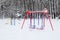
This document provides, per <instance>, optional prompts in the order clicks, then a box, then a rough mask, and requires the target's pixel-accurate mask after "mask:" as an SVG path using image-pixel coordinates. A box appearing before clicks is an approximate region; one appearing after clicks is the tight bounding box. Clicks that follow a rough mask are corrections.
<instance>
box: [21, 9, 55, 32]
mask: <svg viewBox="0 0 60 40" xmlns="http://www.w3.org/2000/svg"><path fill="white" fill-rule="evenodd" d="M25 13H26V15H25V16H24V20H23V23H22V26H21V29H23V27H24V23H25V21H26V19H27V15H30V28H32V29H39V30H43V29H44V27H45V18H46V16H48V20H49V23H50V26H51V29H52V31H53V30H54V28H53V25H52V22H51V20H50V16H49V14H48V10H47V9H46V8H44V9H43V10H42V11H29V10H28V11H26V12H25ZM32 14H38V25H39V24H40V23H39V21H40V20H39V14H43V16H42V23H43V24H44V25H42V26H41V28H35V17H34V26H33V27H32V19H33V18H32Z"/></svg>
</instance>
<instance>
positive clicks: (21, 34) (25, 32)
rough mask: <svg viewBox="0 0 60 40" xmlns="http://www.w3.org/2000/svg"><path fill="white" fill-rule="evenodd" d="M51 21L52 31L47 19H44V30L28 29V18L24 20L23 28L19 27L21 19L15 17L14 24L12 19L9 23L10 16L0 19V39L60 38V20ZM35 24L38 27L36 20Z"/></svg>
mask: <svg viewBox="0 0 60 40" xmlns="http://www.w3.org/2000/svg"><path fill="white" fill-rule="evenodd" d="M35 20H37V19H35ZM40 20H41V19H40ZM51 21H52V24H53V28H54V31H52V29H51V26H50V23H49V21H48V19H46V22H45V28H44V30H33V29H30V28H29V26H30V23H29V22H30V21H29V19H27V20H26V22H25V24H24V26H23V29H21V25H22V22H23V19H19V20H17V19H16V20H15V25H14V20H12V25H11V19H10V18H9V19H0V40H60V20H59V19H51ZM40 22H41V21H40ZM35 24H36V26H37V27H38V25H37V21H36V23H35ZM40 24H41V23H40ZM39 27H40V26H39Z"/></svg>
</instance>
